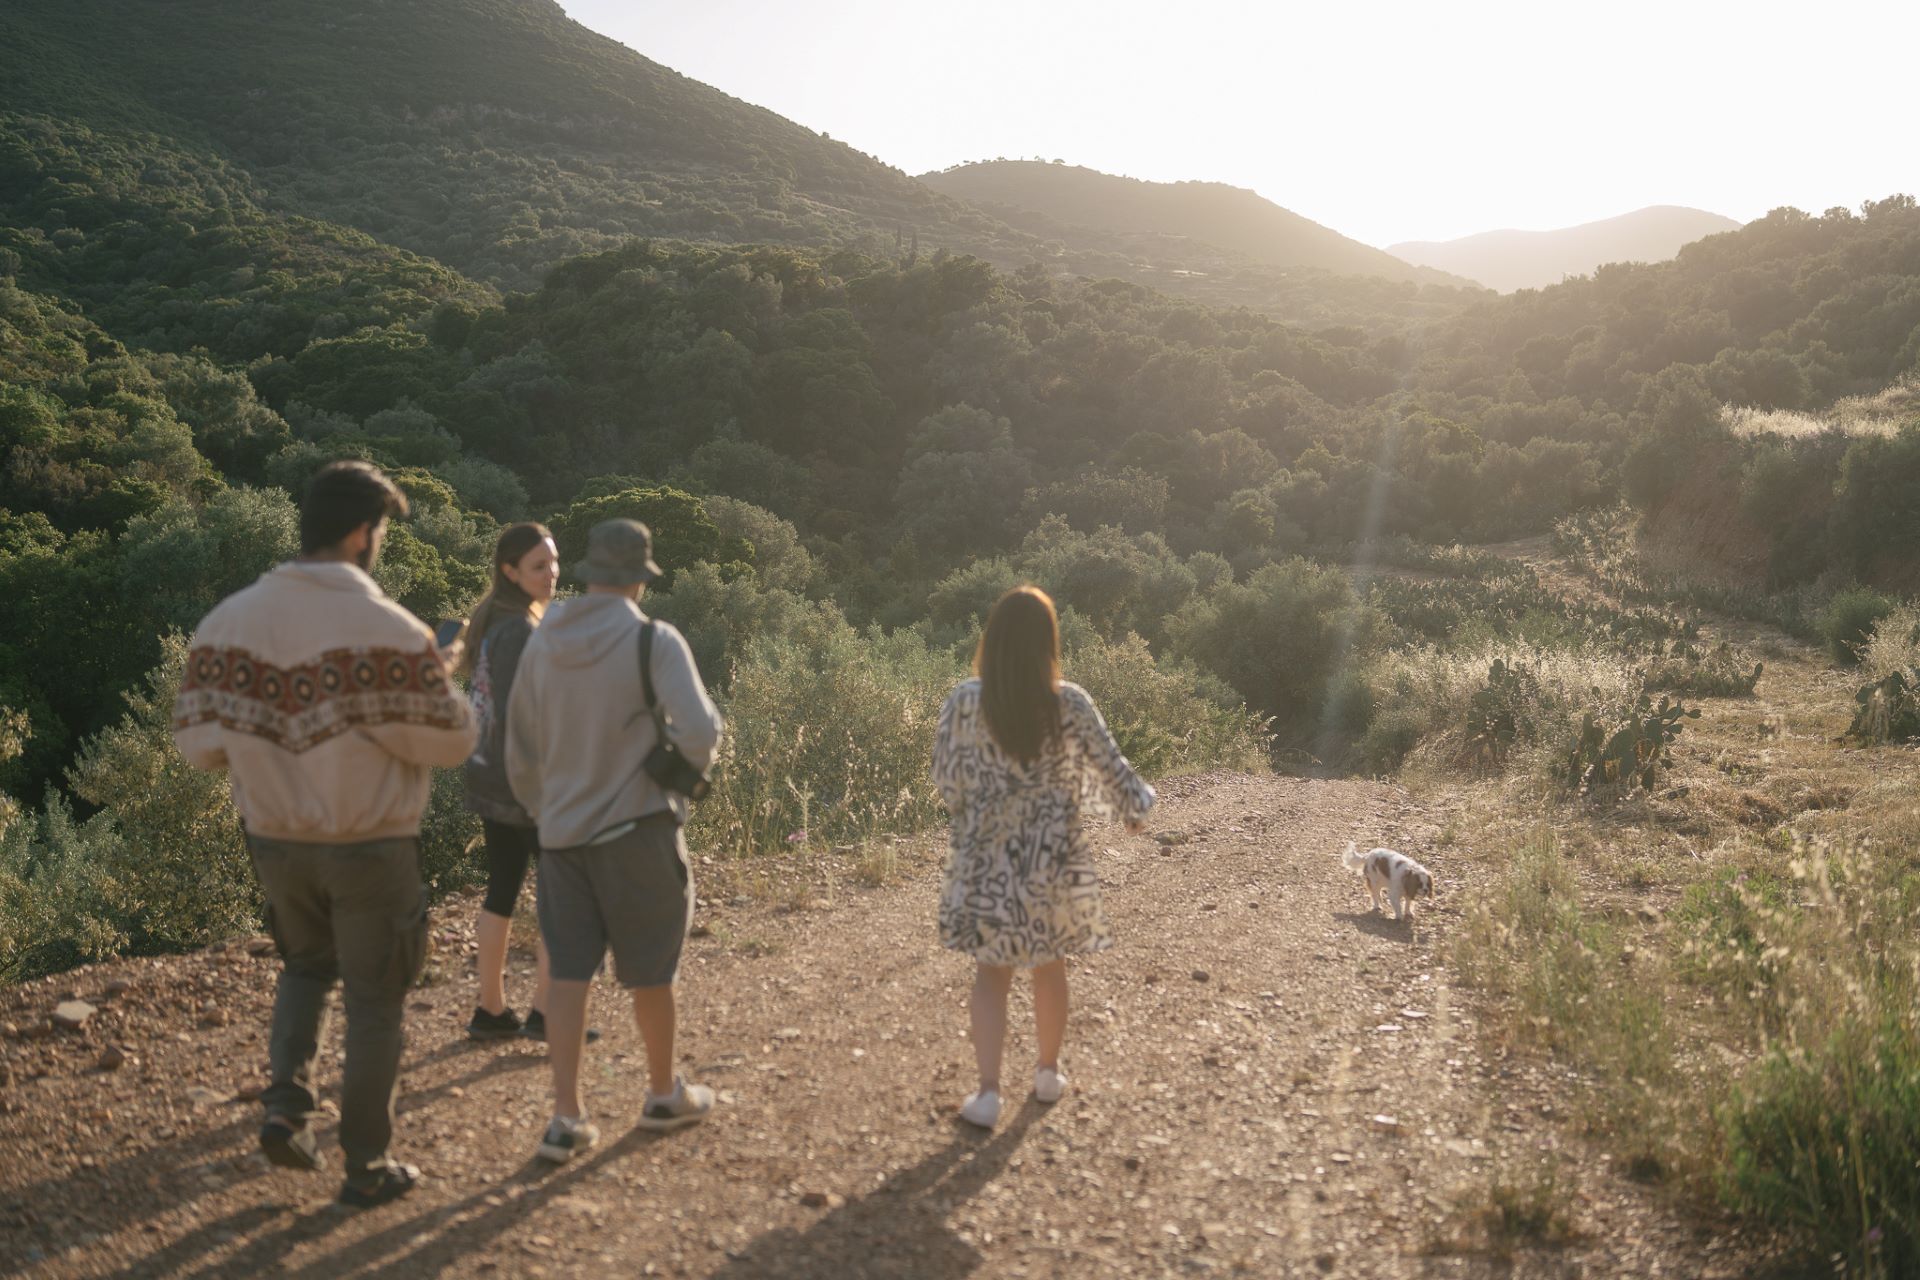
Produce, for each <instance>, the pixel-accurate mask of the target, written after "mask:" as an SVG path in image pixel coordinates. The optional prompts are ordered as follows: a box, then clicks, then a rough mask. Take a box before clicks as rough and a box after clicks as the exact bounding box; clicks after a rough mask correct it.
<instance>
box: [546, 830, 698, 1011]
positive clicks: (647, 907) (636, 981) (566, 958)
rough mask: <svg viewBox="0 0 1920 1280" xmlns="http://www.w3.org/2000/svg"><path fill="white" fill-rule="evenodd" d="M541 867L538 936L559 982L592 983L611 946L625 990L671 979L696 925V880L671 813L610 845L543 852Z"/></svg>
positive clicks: (615, 970) (615, 969) (617, 975)
mask: <svg viewBox="0 0 1920 1280" xmlns="http://www.w3.org/2000/svg"><path fill="white" fill-rule="evenodd" d="M535 865H537V866H538V867H539V873H538V874H539V878H540V879H539V883H540V902H539V907H540V936H541V937H542V938H543V939H545V941H546V944H547V957H548V961H549V963H550V964H551V966H552V972H553V977H554V979H555V981H558V982H586V981H588V980H589V979H591V978H592V977H593V975H594V973H595V972H596V971H597V970H598V969H599V968H600V962H601V961H602V960H603V959H605V958H606V954H607V948H608V947H609V946H611V947H612V948H613V974H614V977H615V978H616V979H617V980H618V981H619V983H620V985H621V986H623V987H627V988H633V987H664V986H668V985H670V984H671V983H672V982H673V976H674V974H675V972H676V971H677V970H678V969H679V968H680V948H681V947H682V946H683V945H684V944H685V942H686V940H687V927H688V926H689V925H690V924H692V923H693V882H692V877H691V876H690V875H689V874H688V869H687V846H686V842H685V841H684V840H683V839H681V836H680V824H679V823H678V822H677V821H675V819H674V817H673V815H672V814H670V813H657V814H653V815H651V816H649V817H645V818H642V819H640V821H639V823H638V825H636V826H635V827H634V829H633V830H631V831H629V832H627V833H626V834H625V835H622V836H619V837H617V838H615V839H612V840H609V841H607V842H606V843H605V844H595V845H583V846H581V847H580V848H577V849H542V850H541V851H540V859H539V861H538V863H536V864H535Z"/></svg>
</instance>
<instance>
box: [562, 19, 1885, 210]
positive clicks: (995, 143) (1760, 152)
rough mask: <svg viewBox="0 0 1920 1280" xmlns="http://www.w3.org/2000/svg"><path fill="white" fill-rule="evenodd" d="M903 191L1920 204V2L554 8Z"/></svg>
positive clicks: (1313, 203)
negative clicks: (1042, 173) (1173, 185)
mask: <svg viewBox="0 0 1920 1280" xmlns="http://www.w3.org/2000/svg"><path fill="white" fill-rule="evenodd" d="M561 2H562V3H563V4H564V6H565V8H566V9H567V12H568V13H569V14H571V15H572V16H573V17H574V18H575V19H577V20H578V21H580V22H583V23H585V24H586V25H587V26H589V27H592V28H594V29H595V30H597V31H601V32H604V33H605V34H607V35H609V36H612V37H614V38H615V39H617V40H620V41H621V42H623V43H625V44H627V45H630V46H631V47H633V48H634V49H636V50H638V51H639V52H640V53H642V54H645V55H646V56H647V57H649V58H652V59H653V60H654V61H656V62H661V63H664V64H666V65H667V66H669V67H672V68H673V69H674V70H676V71H679V72H681V73H683V74H685V75H688V76H691V77H692V78H694V79H695V80H700V81H703V82H705V83H707V84H710V85H713V86H715V87H717V88H719V89H722V90H724V91H726V92H727V93H730V94H732V95H733V96H734V97H737V98H741V99H744V100H746V101H748V102H752V103H755V104H757V105H760V106H763V107H767V108H770V109H771V110H773V111H776V112H778V113H779V114H781V115H783V116H786V117H787V118H789V119H791V120H794V121H797V122H799V123H800V124H803V125H806V126H808V127H809V128H812V129H819V130H824V131H825V132H827V133H829V134H831V135H833V136H834V137H835V138H838V139H840V140H841V141H844V142H846V143H848V144H850V145H852V146H854V147H856V148H858V149H859V150H861V151H865V152H868V153H869V154H871V155H875V156H878V157H879V158H880V159H882V160H885V161H886V162H888V163H889V164H893V165H897V166H899V167H900V168H902V169H905V170H906V171H907V172H908V173H924V172H926V171H927V170H929V169H940V168H945V167H946V166H948V165H952V164H957V163H960V162H963V161H967V160H979V159H988V158H992V157H994V156H1006V157H1009V158H1013V157H1028V156H1045V157H1047V158H1049V159H1051V158H1053V157H1059V158H1062V159H1064V160H1066V161H1067V162H1068V163H1070V164H1083V165H1086V166H1088V167H1090V168H1094V169H1101V170H1104V171H1106V172H1109V173H1121V174H1127V175H1129V176H1132V177H1136V178H1146V179H1151V180H1154V181H1178V180H1181V179H1189V178H1202V179H1209V180H1213V181H1220V182H1228V183H1232V184H1233V185H1235V186H1241V187H1251V188H1253V189H1254V190H1255V191H1258V192H1259V193H1260V194H1261V195H1263V196H1266V197H1267V198H1268V199H1270V200H1273V201H1274V202H1276V203H1278V204H1281V205H1284V206H1285V207H1287V208H1289V209H1292V210H1293V211H1294V212H1296V213H1300V214H1304V215H1305V216H1307V217H1309V218H1312V219H1313V220H1315V221H1316V222H1321V223H1324V224H1326V225H1327V226H1330V227H1332V228H1333V229H1335V230H1336V231H1340V232H1342V233H1343V234H1346V235H1349V236H1352V237H1353V238H1354V239H1356V240H1362V241H1366V242H1368V243H1370V244H1376V245H1382V246H1384V245H1387V244H1390V243H1393V242H1395V241H1399V240H1443V239H1450V238H1452V237H1455V236H1461V235H1469V234H1472V233H1473V232H1476V231H1488V230H1494V229H1496V228H1502V227H1522V228H1538V229H1544V228H1551V227H1561V226H1570V225H1573V224H1575V223H1579V222H1589V221H1592V220H1594V219H1597V218H1604V217H1611V216H1613V215H1614V214H1617V213H1625V212H1627V211H1628V210H1631V209H1638V208H1641V207H1644V206H1646V205H1650V204H1680V205H1692V206H1694V207H1697V208H1702V209H1711V210H1713V211H1715V212H1718V213H1724V214H1726V215H1728V216H1729V217H1733V218H1738V219H1740V220H1742V221H1746V220H1748V219H1751V218H1756V217H1759V216H1761V215H1762V214H1764V213H1765V212H1766V211H1767V210H1769V209H1772V208H1775V207H1778V206H1780V205H1786V204H1790V205H1796V206H1798V207H1799V208H1802V209H1805V210H1807V211H1808V212H1811V213H1819V212H1822V211H1824V210H1826V209H1828V208H1831V207H1832V206H1834V205H1849V206H1855V207H1857V206H1858V205H1859V204H1860V202H1861V201H1862V200H1866V199H1878V198H1880V197H1882V196H1886V195H1889V194H1892V193H1894V192H1899V191H1905V192H1913V193H1915V194H1920V144H1917V143H1916V138H1915V133H1914V128H1913V122H1914V119H1915V116H1916V110H1915V107H1914V105H1913V97H1912V93H1913V61H1912V60H1913V56H1914V51H1915V49H1916V48H1920V3H1916V0H1878V2H1872V3H1870V2H1867V0H1826V2H1825V3H1820V2H1818V0H1816V2H1814V3H1806V2H1804V0H1802V2H1800V3H1794V4H1790V5H1789V4H1781V3H1777V0H1746V2H1739V0H1664V2H1663V3H1645V2H1643V0H1618V2H1616V3H1612V4H1607V5H1599V4H1594V3H1590V2H1589V3H1576V2H1574V0H1455V2H1454V3H1445V2H1444V0H1426V2H1424V3H1377V2H1370V0H1320V2H1318V3H1313V4H1298V3H1291V2H1285V0H1275V2H1272V3H1266V4H1260V3H1234V2H1233V0H1173V2H1163V3H1145V2H1141V0H1097V2H1096V0H1022V2H1015V0H961V2H958V3H956V2H955V0H947V2H946V3H942V4H937V5H936V4H925V3H915V2H914V0H813V2H812V3H808V2H806V0H798V2H796V0H664V2H663V0H561Z"/></svg>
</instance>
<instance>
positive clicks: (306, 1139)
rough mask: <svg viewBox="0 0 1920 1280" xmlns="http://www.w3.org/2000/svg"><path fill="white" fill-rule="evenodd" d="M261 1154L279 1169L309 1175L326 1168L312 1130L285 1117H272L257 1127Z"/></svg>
mask: <svg viewBox="0 0 1920 1280" xmlns="http://www.w3.org/2000/svg"><path fill="white" fill-rule="evenodd" d="M260 1150H261V1151H262V1152H264V1153H265V1154H266V1157H267V1159H268V1160H271V1161H272V1162H273V1163H274V1164H277V1165H279V1166H280V1167H281V1168H282V1169H299V1170H301V1171H303V1172H307V1173H311V1172H312V1171H313V1170H315V1169H318V1168H320V1167H322V1166H323V1165H325V1164H326V1160H325V1158H324V1157H322V1156H321V1154H320V1147H319V1143H318V1142H316V1141H315V1140H314V1136H313V1130H312V1129H309V1128H308V1127H307V1126H306V1125H304V1124H296V1123H294V1121H293V1120H292V1119H291V1118H290V1117H287V1116H281V1115H273V1116H268V1117H267V1122H266V1123H265V1124H263V1125H261V1126H260Z"/></svg>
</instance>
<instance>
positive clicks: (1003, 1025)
mask: <svg viewBox="0 0 1920 1280" xmlns="http://www.w3.org/2000/svg"><path fill="white" fill-rule="evenodd" d="M973 669H974V671H975V673H976V674H975V676H974V678H973V679H971V680H963V681H961V683H960V684H959V685H958V686H957V687H956V688H955V689H954V691H953V692H952V693H951V694H949V695H948V697H947V702H946V705H945V706H944V707H942V708H941V710H940V726H939V729H938V730H937V731H936V733H935V736H934V744H933V780H934V782H935V784H936V785H938V786H939V788H940V794H941V796H942V797H943V798H944V799H945V800H946V802H947V809H948V810H949V812H950V813H951V814H952V816H953V831H952V837H951V842H950V850H949V856H948V860H947V873H946V882H945V886H944V888H943V889H942V891H941V896H940V942H941V945H943V946H946V947H949V948H952V949H954V950H956V951H965V952H967V953H968V954H969V955H971V956H972V957H973V958H974V961H975V967H974V980H973V993H972V996H971V999H970V1000H969V1003H968V1008H969V1011H970V1014H971V1022H972V1033H973V1054H974V1058H975V1060H976V1062H977V1063H978V1065H979V1068H980V1087H979V1089H978V1090H976V1091H975V1092H974V1093H972V1094H970V1095H969V1096H968V1097H967V1099H966V1101H965V1102H963V1103H962V1104H961V1106H960V1115H961V1118H963V1119H965V1120H967V1121H969V1122H970V1123H973V1124H977V1125H980V1126H982V1127H983V1128H989V1129H990V1128H992V1127H993V1125H994V1124H995V1122H996V1121H998V1120H999V1118H1000V1060H1001V1056H1002V1053H1003V1051H1004V1049H1005V1047H1006V1039H1007V995H1008V992H1009V991H1010V990H1011V989H1012V986H1013V971H1014V970H1015V969H1016V968H1018V969H1030V970H1032V971H1033V1020H1034V1029H1035V1032H1036V1035H1037V1038H1038V1040H1039V1055H1038V1057H1039V1060H1038V1064H1037V1067H1036V1069H1035V1071H1034V1076H1033V1096H1034V1097H1035V1099H1037V1100H1038V1101H1040V1102H1056V1101H1058V1100H1059V1098H1060V1095H1061V1094H1062V1093H1063V1092H1064V1091H1065V1090H1066V1086H1067V1078H1066V1075H1065V1073H1063V1072H1062V1071H1061V1070H1060V1047H1061V1043H1062V1042H1063V1041H1064V1040H1065V1038H1066V1030H1067V965H1066V958H1067V957H1068V956H1070V955H1081V954H1085V953H1088V952H1093V951H1104V950H1106V949H1107V948H1108V947H1110V946H1112V945H1113V934H1112V933H1111V932H1110V931H1109V929H1108V927H1107V918H1106V912H1105V911H1104V910H1103V908H1102V907H1101V904H1100V877H1099V875H1098V873H1096V872H1095V870H1094V866H1093V846H1092V844H1091V842H1090V841H1089V840H1088V839H1087V835H1086V832H1085V831H1084V830H1083V829H1082V825H1081V822H1082V819H1083V818H1086V817H1117V818H1118V819H1119V820H1120V821H1121V822H1123V823H1125V824H1126V828H1127V830H1129V831H1133V832H1138V831H1140V830H1142V829H1143V827H1144V825H1145V819H1146V813H1147V810H1148V809H1150V808H1152V807H1153V801H1154V794H1153V788H1152V787H1150V786H1148V785H1147V784H1146V783H1145V782H1144V781H1142V780H1141V778H1140V775H1139V774H1137V773H1135V772H1134V771H1133V766H1132V765H1130V764H1128V763H1127V758H1126V756H1125V755H1123V754H1121V751H1120V747H1119V744H1118V743H1116V742H1115V741H1114V740H1113V735H1112V734H1111V733H1109V732H1108V731H1107V724H1106V721H1105V720H1103V719H1101V717H1100V712H1099V709H1098V708H1096V707H1095V706H1094V705H1093V699H1091V698H1089V697H1088V696H1087V691H1086V690H1084V689H1082V688H1081V687H1080V686H1079V685H1077V684H1072V683H1070V682H1068V681H1065V680H1062V679H1061V678H1060V621H1059V618H1058V617H1057V616H1056V615H1055V614H1054V610H1053V601H1052V600H1050V599H1048V598H1047V594H1046V592H1044V591H1042V590H1040V589H1039V588H1038V587H1032V586H1024V587H1016V588H1014V589H1013V590H1011V591H1009V592H1007V593H1006V594H1005V595H1003V596H1001V597H1000V599H999V601H998V602H996V603H995V604H994V606H993V612H992V613H991V614H990V615H988V618H987V627H986V630H985V631H984V632H982V633H981V636H980V645H979V648H978V650H977V651H976V652H975V654H974V659H973Z"/></svg>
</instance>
